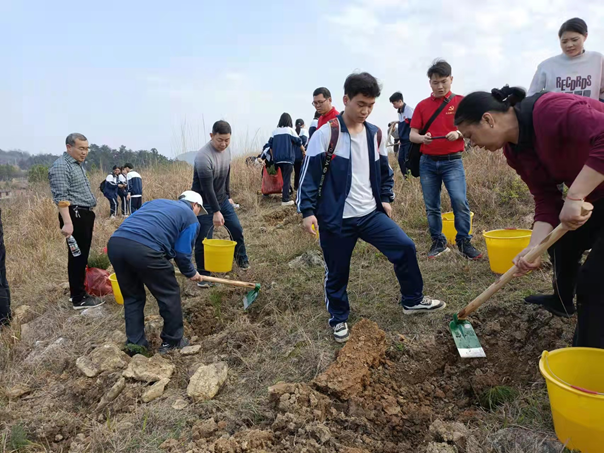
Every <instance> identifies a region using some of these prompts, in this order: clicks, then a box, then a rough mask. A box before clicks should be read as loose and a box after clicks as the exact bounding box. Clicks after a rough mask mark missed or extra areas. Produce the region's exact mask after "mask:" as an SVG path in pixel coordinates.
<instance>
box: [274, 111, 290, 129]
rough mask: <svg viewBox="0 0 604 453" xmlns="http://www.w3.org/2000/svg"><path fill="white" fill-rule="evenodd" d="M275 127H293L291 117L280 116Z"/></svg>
mask: <svg viewBox="0 0 604 453" xmlns="http://www.w3.org/2000/svg"><path fill="white" fill-rule="evenodd" d="M277 127H293V123H292V117H291V116H290V115H289V113H284V114H283V115H281V118H279V124H277Z"/></svg>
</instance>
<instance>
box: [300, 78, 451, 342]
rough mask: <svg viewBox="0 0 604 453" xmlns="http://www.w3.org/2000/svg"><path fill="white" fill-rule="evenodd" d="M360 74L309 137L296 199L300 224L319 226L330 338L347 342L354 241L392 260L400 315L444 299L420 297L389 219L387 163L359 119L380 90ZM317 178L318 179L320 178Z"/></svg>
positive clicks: (414, 269) (372, 130)
mask: <svg viewBox="0 0 604 453" xmlns="http://www.w3.org/2000/svg"><path fill="white" fill-rule="evenodd" d="M380 91H381V88H380V85H379V84H378V81H377V80H376V79H375V77H373V76H372V75H371V74H368V73H366V72H363V73H360V74H351V75H349V76H348V78H347V79H346V82H345V83H344V94H345V95H344V105H345V106H346V108H345V110H344V112H343V113H342V114H340V115H339V116H338V117H337V118H336V119H335V120H331V121H330V122H329V123H327V124H325V125H324V126H322V127H321V128H320V129H318V130H317V131H316V133H315V134H314V135H313V136H312V138H311V140H310V143H309V145H308V150H307V153H306V160H305V162H304V168H303V170H302V181H301V183H300V190H299V193H298V199H299V200H300V203H299V205H298V209H299V211H300V212H301V213H302V215H303V217H304V220H303V226H304V229H305V230H306V231H307V232H309V233H311V234H316V232H317V231H319V229H320V232H321V234H320V240H321V248H322V249H323V257H324V259H325V265H326V273H325V279H326V281H325V302H326V304H327V310H328V311H329V314H330V315H331V317H330V319H329V325H330V326H331V328H332V329H333V335H334V339H335V341H337V342H339V343H343V342H345V341H347V340H348V324H347V322H346V321H347V320H348V314H349V312H350V306H349V304H348V294H347V292H346V287H347V286H348V276H349V273H350V258H351V256H352V251H353V250H354V247H355V245H356V242H357V240H358V239H363V240H364V241H366V242H368V243H369V244H371V245H373V246H375V247H376V248H377V249H378V250H379V251H380V252H382V253H383V254H384V255H386V257H387V258H388V260H389V261H390V262H391V263H392V264H394V271H395V273H396V277H397V278H398V281H399V284H400V286H401V294H402V298H401V305H402V306H403V313H405V314H416V313H425V312H430V311H435V310H440V309H442V308H444V307H445V306H446V304H445V303H444V302H441V301H439V300H434V299H431V298H429V297H426V296H424V295H423V279H422V275H421V272H420V270H419V266H418V263H417V257H416V251H415V244H414V243H413V241H412V240H411V239H409V237H408V236H407V235H406V234H405V233H404V232H403V230H402V229H401V228H400V227H399V226H398V225H397V224H396V222H394V220H392V219H391V218H390V215H391V212H392V207H391V205H390V203H391V202H392V200H393V199H394V194H393V192H392V189H393V185H394V181H393V172H392V168H390V165H389V164H388V154H387V153H386V148H385V146H384V142H383V141H382V140H381V138H382V137H381V135H382V134H381V131H380V130H379V128H377V127H376V126H374V125H373V124H370V123H367V122H366V119H367V117H368V116H369V114H370V113H371V111H372V110H373V106H374V105H375V101H376V99H377V98H378V97H379V95H380ZM323 175H324V176H323Z"/></svg>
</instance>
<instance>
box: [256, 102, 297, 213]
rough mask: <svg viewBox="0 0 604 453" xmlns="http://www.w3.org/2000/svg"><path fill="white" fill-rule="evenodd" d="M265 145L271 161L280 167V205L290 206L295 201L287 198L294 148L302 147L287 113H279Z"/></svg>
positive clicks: (294, 158)
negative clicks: (268, 150) (281, 177)
mask: <svg viewBox="0 0 604 453" xmlns="http://www.w3.org/2000/svg"><path fill="white" fill-rule="evenodd" d="M266 147H268V148H270V150H271V151H270V153H271V158H272V161H273V162H274V163H275V166H276V167H278V168H280V169H281V176H283V191H282V195H281V205H282V206H292V205H294V204H295V203H294V201H293V200H290V199H289V193H290V190H291V186H292V171H293V169H294V162H295V161H296V148H299V149H303V148H301V147H302V140H300V137H298V134H296V131H295V130H294V129H293V123H292V117H291V116H290V115H289V113H284V114H282V115H281V118H280V119H279V124H278V125H277V129H275V130H274V131H273V133H272V135H271V138H269V140H268V144H267V145H265V148H266Z"/></svg>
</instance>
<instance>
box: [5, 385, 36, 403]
mask: <svg viewBox="0 0 604 453" xmlns="http://www.w3.org/2000/svg"><path fill="white" fill-rule="evenodd" d="M29 392H31V388H29V387H28V386H27V385H25V384H17V385H14V386H12V387H10V388H8V389H7V390H5V391H4V394H5V395H6V397H7V398H8V399H9V400H16V399H17V398H21V397H22V396H23V395H26V394H28V393H29Z"/></svg>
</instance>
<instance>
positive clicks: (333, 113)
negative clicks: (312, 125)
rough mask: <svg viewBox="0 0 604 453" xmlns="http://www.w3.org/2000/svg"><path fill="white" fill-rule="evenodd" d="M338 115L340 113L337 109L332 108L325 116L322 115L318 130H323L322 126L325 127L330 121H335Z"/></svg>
mask: <svg viewBox="0 0 604 453" xmlns="http://www.w3.org/2000/svg"><path fill="white" fill-rule="evenodd" d="M338 115H339V113H338V111H337V110H336V108H335V107H332V108H331V110H330V111H329V112H327V113H326V114H325V115H321V116H320V117H319V123H318V124H317V129H321V126H323V125H324V124H327V123H328V122H329V121H331V120H333V119H334V118H336V117H337V116H338Z"/></svg>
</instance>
